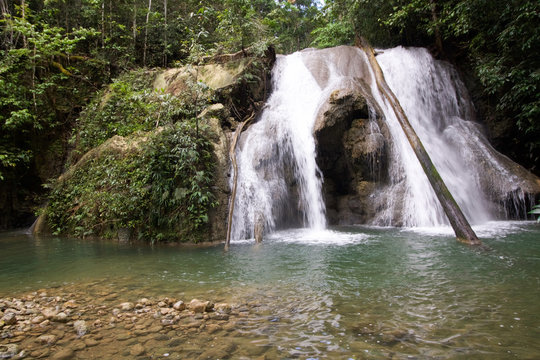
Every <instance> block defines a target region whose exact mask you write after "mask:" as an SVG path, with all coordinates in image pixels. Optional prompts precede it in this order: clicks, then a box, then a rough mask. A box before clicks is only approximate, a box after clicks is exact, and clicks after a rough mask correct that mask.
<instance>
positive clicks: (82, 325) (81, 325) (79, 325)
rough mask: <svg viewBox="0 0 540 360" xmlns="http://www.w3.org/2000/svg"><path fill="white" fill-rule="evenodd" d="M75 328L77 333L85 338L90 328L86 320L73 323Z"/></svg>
mask: <svg viewBox="0 0 540 360" xmlns="http://www.w3.org/2000/svg"><path fill="white" fill-rule="evenodd" d="M73 328H74V329H75V332H76V333H77V335H78V336H83V335H85V334H86V332H87V331H88V327H87V326H86V321H84V320H77V321H75V322H74V323H73Z"/></svg>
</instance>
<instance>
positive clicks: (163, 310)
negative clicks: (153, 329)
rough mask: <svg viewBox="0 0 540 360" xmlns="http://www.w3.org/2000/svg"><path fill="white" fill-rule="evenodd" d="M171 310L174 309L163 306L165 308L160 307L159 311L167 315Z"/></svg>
mask: <svg viewBox="0 0 540 360" xmlns="http://www.w3.org/2000/svg"><path fill="white" fill-rule="evenodd" d="M171 311H173V309H171V308H168V307H163V308H160V309H159V312H160V313H161V315H167V314H169V313H170V312H171Z"/></svg>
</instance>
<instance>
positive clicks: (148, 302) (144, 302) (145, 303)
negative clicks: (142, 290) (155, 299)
mask: <svg viewBox="0 0 540 360" xmlns="http://www.w3.org/2000/svg"><path fill="white" fill-rule="evenodd" d="M137 302H138V303H139V304H141V305H143V306H150V305H152V301H151V300H149V299H147V298H142V299H139V301H137Z"/></svg>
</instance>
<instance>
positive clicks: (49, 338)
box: [37, 334, 57, 345]
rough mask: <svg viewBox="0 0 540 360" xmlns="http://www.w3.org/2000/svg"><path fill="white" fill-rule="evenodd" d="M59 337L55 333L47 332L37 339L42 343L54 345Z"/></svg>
mask: <svg viewBox="0 0 540 360" xmlns="http://www.w3.org/2000/svg"><path fill="white" fill-rule="evenodd" d="M56 340H57V338H56V336H54V335H51V334H47V335H41V336H40V337H38V338H37V341H38V342H39V343H40V344H42V345H53V344H54V343H55V342H56Z"/></svg>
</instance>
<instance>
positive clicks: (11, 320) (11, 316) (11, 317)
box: [2, 312, 17, 325]
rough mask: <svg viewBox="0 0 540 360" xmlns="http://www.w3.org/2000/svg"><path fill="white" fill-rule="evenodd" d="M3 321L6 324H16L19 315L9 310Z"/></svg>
mask: <svg viewBox="0 0 540 360" xmlns="http://www.w3.org/2000/svg"><path fill="white" fill-rule="evenodd" d="M2 321H3V322H4V323H5V324H6V325H15V324H16V323H17V315H15V313H12V312H8V313H6V314H4V316H3V317H2Z"/></svg>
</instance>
